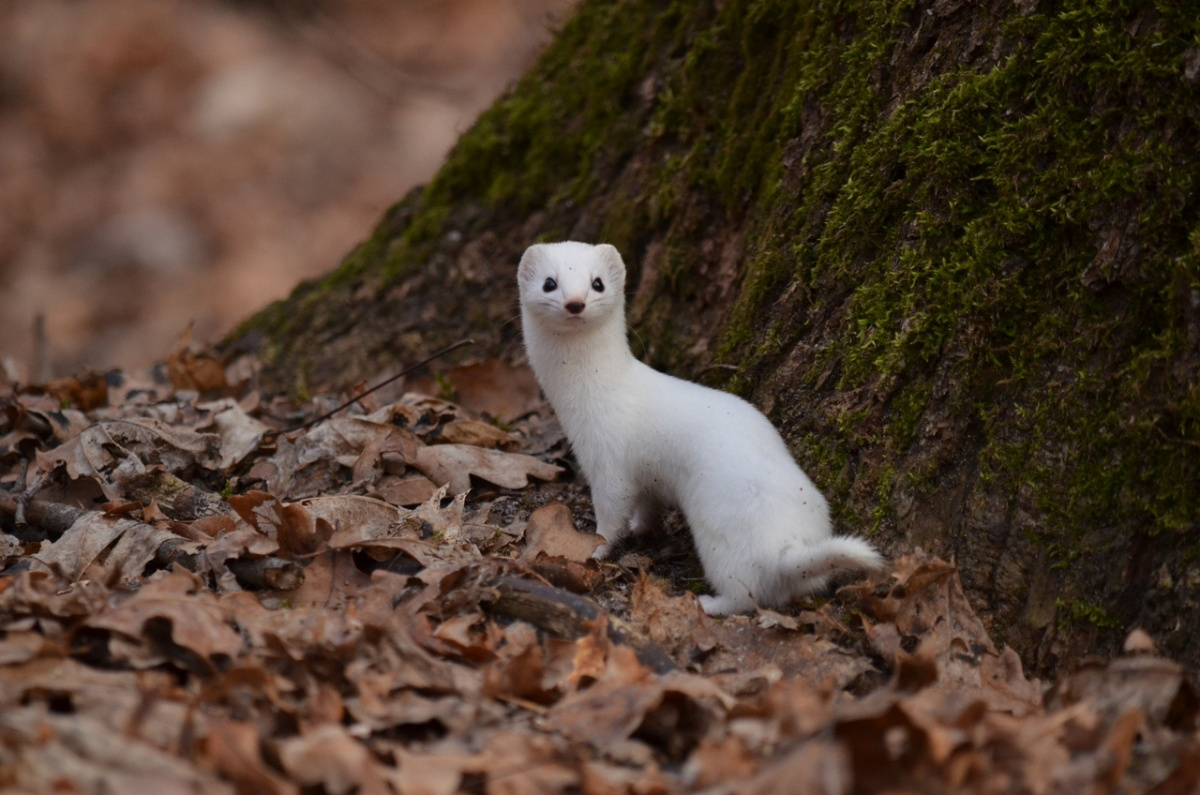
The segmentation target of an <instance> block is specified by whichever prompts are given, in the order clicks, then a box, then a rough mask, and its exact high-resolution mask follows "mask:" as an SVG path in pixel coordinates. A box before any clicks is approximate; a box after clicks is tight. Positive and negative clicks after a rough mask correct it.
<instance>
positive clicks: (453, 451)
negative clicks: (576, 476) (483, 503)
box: [413, 444, 563, 494]
mask: <svg viewBox="0 0 1200 795" xmlns="http://www.w3.org/2000/svg"><path fill="white" fill-rule="evenodd" d="M413 466H415V467H416V468H417V469H419V470H421V471H422V472H424V473H425V475H426V476H428V478H429V479H430V480H432V481H433V482H434V483H438V484H442V485H445V486H448V487H449V490H450V493H451V494H463V493H465V492H466V491H467V490H468V489H470V488H471V476H472V475H474V476H475V477H477V478H480V479H482V480H486V481H487V482H488V483H494V484H495V485H497V486H500V487H501V488H505V489H523V488H525V487H526V486H528V485H529V478H531V477H534V478H537V479H538V480H547V481H549V480H554V479H555V478H557V477H558V476H559V475H560V474H562V471H563V470H562V467H557V466H554V465H553V464H547V463H545V462H544V461H541V460H539V459H537V458H534V457H533V456H528V455H522V454H520V453H502V452H500V451H498V450H484V449H483V448H480V447H471V446H470V445H462V444H437V445H431V446H429V447H422V448H421V449H420V450H418V451H417V460H416V461H414V462H413Z"/></svg>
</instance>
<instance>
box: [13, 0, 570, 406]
mask: <svg viewBox="0 0 1200 795" xmlns="http://www.w3.org/2000/svg"><path fill="white" fill-rule="evenodd" d="M572 3H573V0H343V1H342V2H337V0H258V2H249V1H248V0H241V2H234V0H87V2H80V1H79V0H4V1H3V2H2V3H0V377H6V378H7V379H9V380H19V381H20V382H22V383H29V382H30V381H31V380H45V379H48V378H51V377H61V376H64V375H69V374H72V373H77V372H79V371H81V370H84V369H88V368H91V369H96V370H104V369H108V368H111V367H133V366H138V365H144V364H147V363H149V362H151V361H153V360H155V359H162V358H164V357H165V356H166V353H167V352H168V350H169V349H170V346H171V343H172V341H173V340H174V339H175V338H176V337H178V336H179V334H180V333H181V332H182V331H183V330H184V328H185V327H186V326H187V324H188V322H189V321H191V320H195V322H196V326H195V337H196V338H197V339H199V340H203V341H210V342H211V341H216V340H217V339H219V338H220V336H221V335H223V334H224V333H225V332H227V331H228V330H230V329H231V328H232V326H233V325H234V324H235V323H237V322H238V321H239V320H241V319H243V318H245V317H246V316H248V315H249V314H250V313H252V312H253V311H255V310H256V309H258V308H260V307H262V306H264V305H265V304H266V303H267V302H269V301H271V300H274V299H276V298H281V297H283V296H285V295H287V294H288V293H289V292H290V291H291V289H292V288H293V287H294V286H295V285H296V283H297V282H299V281H300V280H302V279H304V278H308V277H312V276H316V275H319V274H321V273H324V272H326V271H329V270H330V269H332V268H333V267H334V266H335V265H336V264H337V263H338V261H339V260H340V259H341V257H342V256H343V255H344V254H345V253H346V252H347V251H349V249H350V248H351V247H353V245H354V244H355V243H357V242H358V241H359V240H361V239H363V238H364V237H366V235H367V234H368V233H369V231H370V229H371V227H372V226H373V224H374V222H375V221H376V220H377V219H378V218H379V216H380V214H381V213H382V212H383V210H384V209H386V208H387V206H388V205H390V204H391V203H392V202H394V201H396V200H397V199H399V198H400V197H401V196H403V195H404V193H405V192H406V191H408V189H409V188H411V187H412V186H414V185H416V184H419V183H422V182H425V181H427V180H428V179H429V178H430V177H431V176H432V175H433V174H434V172H435V171H436V170H437V168H438V166H439V165H440V163H441V161H442V158H443V157H444V156H445V154H446V152H447V151H448V150H449V148H450V147H451V146H452V145H453V143H454V141H455V139H456V137H457V136H458V134H459V133H460V132H461V131H462V130H464V129H466V127H467V126H469V125H470V123H471V121H472V120H473V119H474V117H475V116H476V115H477V114H478V113H479V112H480V111H481V110H483V109H484V108H485V107H487V106H488V105H489V104H490V103H491V102H492V100H493V99H495V98H496V97H497V96H498V95H499V94H500V93H501V92H503V91H504V89H505V88H506V87H507V86H508V85H510V84H511V83H512V82H513V81H514V80H515V79H516V78H518V77H519V76H520V75H521V73H522V72H523V71H524V70H525V69H526V68H527V67H528V66H529V65H530V64H531V63H532V61H533V60H534V59H535V58H536V57H537V55H538V53H539V52H540V51H541V49H542V48H543V47H544V46H545V45H546V44H547V43H548V41H549V39H550V37H551V35H552V33H553V31H554V30H555V29H556V28H557V26H559V25H560V24H561V23H562V21H563V20H564V19H565V17H566V16H567V15H568V14H569V11H570V6H571V5H572ZM39 317H40V318H42V322H41V323H40V324H39V322H38V320H37V319H38V318H39ZM39 325H40V326H41V331H40V332H38V331H36V330H35V327H36V326H39ZM39 333H40V334H41V335H42V338H43V340H44V342H43V343H42V344H40V345H38V344H36V343H35V337H37V336H38V334H39ZM38 350H40V351H42V355H40V356H39V355H38V354H37V351H38Z"/></svg>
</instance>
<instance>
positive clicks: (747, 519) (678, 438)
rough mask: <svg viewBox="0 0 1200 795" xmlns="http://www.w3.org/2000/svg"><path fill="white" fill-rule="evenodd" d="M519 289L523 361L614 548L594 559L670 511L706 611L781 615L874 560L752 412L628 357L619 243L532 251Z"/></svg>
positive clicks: (728, 397) (533, 248)
mask: <svg viewBox="0 0 1200 795" xmlns="http://www.w3.org/2000/svg"><path fill="white" fill-rule="evenodd" d="M517 283H518V286H519V288H520V293H521V323H522V327H523V331H524V336H525V350H526V351H527V353H528V355H529V363H530V364H531V365H532V367H533V372H534V374H535V375H537V379H538V382H539V383H540V384H541V386H542V390H543V391H544V392H545V393H546V397H548V398H549V399H550V403H551V404H552V405H553V406H554V410H555V412H556V413H557V414H558V419H559V421H560V422H561V423H562V426H563V429H564V430H565V431H566V433H567V438H568V439H569V440H570V442H571V447H572V448H573V449H574V451H575V456H576V458H577V460H578V461H579V464H580V466H581V467H582V468H583V472H584V474H585V475H586V476H587V479H588V482H589V483H590V484H591V487H592V502H593V504H594V505H595V508H596V524H597V530H598V532H599V533H600V535H602V536H603V537H604V539H605V540H606V541H607V542H608V544H606V545H604V546H602V547H600V548H599V549H598V550H597V551H596V555H597V557H602V556H604V555H606V554H607V552H608V550H609V548H610V547H611V544H612V543H613V542H615V541H616V540H617V539H618V538H621V537H622V536H624V535H626V534H627V533H629V532H638V531H640V530H642V529H644V528H645V527H646V526H647V525H648V524H650V523H652V521H653V519H654V516H655V514H656V513H657V512H658V510H659V509H660V508H661V507H662V506H665V505H676V506H678V507H679V508H680V509H682V511H683V514H684V517H685V518H686V519H687V522H688V525H689V526H690V527H691V530H692V535H693V537H694V539H695V542H696V549H697V552H698V553H699V555H700V561H701V562H702V563H703V564H704V573H705V574H706V575H707V577H708V581H709V584H710V585H711V586H712V588H713V590H714V591H715V592H716V594H717V595H716V596H702V597H700V603H701V605H702V606H703V608H704V611H705V612H707V613H709V614H710V615H727V614H730V613H740V612H746V611H749V610H752V609H754V606H755V603H758V604H760V605H763V606H769V607H777V606H781V605H783V604H786V603H787V602H789V601H791V599H792V597H793V596H798V595H801V594H805V593H811V592H812V591H814V590H818V589H820V588H821V587H822V586H823V585H824V584H825V580H826V577H827V576H828V575H829V574H830V573H832V572H833V571H835V570H837V569H843V568H853V569H861V568H873V567H875V566H878V565H879V564H880V563H881V562H882V558H881V557H880V556H879V553H877V552H876V551H875V550H874V549H873V548H872V547H871V545H870V544H868V543H867V542H865V541H863V540H861V539H858V538H852V537H835V536H832V535H830V522H829V507H828V505H827V504H826V502H825V498H824V497H822V496H821V493H820V492H819V491H818V490H817V488H816V487H815V486H814V485H813V484H812V481H810V480H809V479H808V477H807V476H806V475H805V474H804V472H803V471H801V469H800V467H798V466H797V465H796V462H795V461H794V460H793V459H792V456H791V453H790V452H789V451H788V449H787V445H785V444H784V442H783V439H782V438H780V436H779V432H778V431H776V430H775V427H774V426H773V425H771V422H770V421H769V420H768V419H767V418H766V417H765V416H763V415H762V413H761V412H759V411H758V409H756V408H754V407H753V406H752V405H750V404H749V403H747V402H746V401H744V400H742V399H741V398H739V397H736V396H734V395H731V394H728V393H726V392H720V391H718V390H715V389H709V388H708V387H704V386H701V385H699V384H694V383H691V382H690V381H683V380H681V379H678V378H674V377H672V376H669V375H666V374H664V373H660V372H658V371H656V370H653V369H651V368H650V367H648V366H646V365H645V364H643V363H641V362H640V361H638V360H637V359H635V358H634V356H633V354H632V353H631V352H630V350H629V343H628V341H627V340H626V337H625V263H624V262H623V261H622V260H621V255H620V253H618V251H617V250H616V249H615V248H614V247H612V246H610V245H598V246H592V245H588V244H586V243H553V244H544V245H535V246H530V247H529V249H528V250H526V252H525V255H524V256H523V257H522V258H521V264H520V267H519V268H518V271H517Z"/></svg>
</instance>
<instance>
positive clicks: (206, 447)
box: [37, 419, 221, 500]
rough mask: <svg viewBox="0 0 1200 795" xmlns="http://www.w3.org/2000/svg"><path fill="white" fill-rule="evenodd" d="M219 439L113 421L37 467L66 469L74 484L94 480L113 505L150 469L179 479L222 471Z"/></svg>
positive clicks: (41, 458) (154, 423)
mask: <svg viewBox="0 0 1200 795" xmlns="http://www.w3.org/2000/svg"><path fill="white" fill-rule="evenodd" d="M220 444H221V442H220V437H219V436H217V435H216V434H211V433H196V432H195V431H191V430H187V429H185V428H172V427H170V426H168V425H165V424H163V423H162V422H159V421H158V420H151V419H133V420H112V421H107V422H101V423H97V424H96V425H92V426H90V427H88V428H86V429H84V430H83V431H82V432H80V434H79V435H78V436H76V437H74V438H73V439H70V440H69V441H67V442H66V443H64V444H62V445H60V446H59V447H56V448H55V449H53V450H50V451H47V452H44V453H43V452H39V453H38V454H37V463H38V467H39V468H40V469H41V470H42V471H44V472H47V473H49V472H51V471H53V470H54V469H56V468H58V467H59V466H62V467H64V468H65V470H66V472H67V475H68V476H70V477H71V478H72V479H78V478H90V479H92V480H94V481H95V482H96V483H97V484H98V485H99V486H100V488H101V490H103V492H104V496H105V497H107V498H108V499H110V500H118V499H121V498H122V497H123V496H124V491H123V483H124V481H125V480H126V479H130V478H133V477H135V476H138V475H141V474H143V473H145V472H146V471H147V469H148V468H149V467H151V466H162V467H163V468H164V469H166V471H168V472H171V473H173V474H180V473H182V472H185V471H186V470H188V469H189V468H191V467H197V466H198V467H201V468H203V469H209V470H218V469H220V467H221V453H220Z"/></svg>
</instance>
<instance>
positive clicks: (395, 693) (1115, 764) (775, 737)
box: [0, 336, 1200, 795]
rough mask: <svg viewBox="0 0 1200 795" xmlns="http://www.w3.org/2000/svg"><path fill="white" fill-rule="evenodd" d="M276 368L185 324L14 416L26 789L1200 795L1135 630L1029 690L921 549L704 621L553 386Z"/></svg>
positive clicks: (10, 654)
mask: <svg viewBox="0 0 1200 795" xmlns="http://www.w3.org/2000/svg"><path fill="white" fill-rule="evenodd" d="M254 372H255V362H254V361H253V360H252V359H249V358H243V359H240V360H238V361H236V362H232V363H228V364H225V363H221V362H219V361H217V359H216V358H215V356H214V355H213V354H212V353H211V352H209V351H207V350H204V349H203V348H202V347H201V346H198V345H196V344H194V343H192V342H191V341H190V339H189V338H188V337H187V336H185V337H184V338H182V339H180V340H179V342H178V343H177V344H176V346H175V349H174V351H173V352H172V354H171V358H170V361H169V363H168V364H167V365H164V366H161V367H158V368H156V369H154V370H150V371H147V372H133V371H129V372H124V373H121V372H114V373H110V374H109V375H108V376H106V377H95V378H90V379H84V380H82V381H81V380H76V379H67V380H63V381H58V382H55V383H52V384H48V385H44V386H41V387H31V388H25V389H22V390H20V391H18V392H8V393H6V394H0V529H3V531H4V533H3V534H0V566H2V567H3V571H2V572H0V787H3V788H4V789H5V790H6V791H14V792H20V791H23V792H46V791H52V790H53V791H62V792H87V793H102V792H143V791H154V792H161V793H175V792H180V793H182V792H213V793H217V792H221V793H224V792H229V793H233V792H241V793H246V792H256V793H257V792H264V793H267V792H271V793H274V792H278V793H299V792H324V793H331V795H343V794H344V793H351V792H358V793H406V794H407V793H430V794H433V793H453V792H487V793H511V794H512V795H519V794H522V793H548V792H564V793H673V792H697V791H705V792H713V793H723V792H738V793H742V792H746V793H758V792H761V793H777V792H802V793H807V792H812V793H851V792H854V793H876V792H891V793H898V792H964V793H965V792H971V793H989V792H996V793H1000V792H1003V793H1013V792H1028V793H1044V792H1073V793H1087V792H1097V793H1101V792H1102V793H1124V792H1154V793H1186V792H1193V791H1195V789H1196V787H1197V786H1200V732H1198V726H1200V694H1198V692H1197V688H1196V682H1195V680H1194V679H1193V678H1192V675H1191V674H1188V673H1187V672H1185V671H1183V670H1182V669H1181V667H1180V666H1179V665H1177V664H1175V663H1173V662H1171V661H1170V660H1166V659H1162V658H1160V657H1157V656H1156V655H1155V653H1154V648H1153V641H1152V639H1151V638H1150V637H1149V636H1148V635H1146V634H1145V633H1143V632H1140V631H1135V632H1133V633H1132V634H1131V635H1130V636H1129V638H1128V640H1127V642H1126V649H1125V652H1126V653H1125V655H1124V656H1121V657H1119V658H1117V659H1113V660H1109V661H1097V662H1095V663H1093V664H1090V665H1086V666H1084V667H1082V668H1081V669H1079V670H1077V671H1076V672H1074V673H1072V674H1070V675H1069V676H1066V677H1064V678H1062V679H1061V681H1058V682H1053V683H1048V684H1043V683H1041V682H1039V681H1037V680H1030V679H1028V678H1027V677H1026V676H1025V675H1024V673H1023V670H1022V664H1021V660H1020V657H1019V656H1018V654H1017V652H1016V651H1014V650H1012V649H998V648H996V647H995V646H994V645H993V643H992V641H991V640H990V639H989V637H988V635H987V633H986V631H985V630H984V627H983V625H982V624H981V622H980V621H979V620H978V618H977V617H976V616H975V614H974V613H973V612H972V610H971V608H970V606H969V605H968V602H967V600H966V598H965V597H964V595H963V591H962V587H961V585H960V582H959V579H958V575H957V573H956V570H955V567H954V566H953V565H952V564H951V563H948V562H946V561H942V560H938V559H936V558H933V557H931V556H928V555H926V554H924V553H922V552H920V551H919V550H917V551H913V553H912V554H910V555H908V556H905V557H903V558H900V559H898V560H895V561H893V562H892V563H891V564H890V565H889V566H888V567H887V569H886V570H883V571H880V572H878V573H877V574H875V575H873V576H871V577H868V578H865V579H858V580H849V581H846V582H845V583H844V584H843V585H842V587H840V588H839V589H837V590H836V591H835V592H833V593H831V594H828V595H825V596H822V597H821V598H815V599H812V600H810V601H808V602H805V603H801V604H798V605H795V606H794V608H793V609H789V610H786V611H769V610H761V611H759V612H758V613H756V614H755V615H751V616H739V617H731V618H726V619H723V620H713V619H710V618H709V617H707V616H705V615H704V614H703V612H702V611H701V610H700V608H699V606H698V603H697V600H696V598H695V596H694V595H693V593H691V591H693V590H702V588H703V579H702V576H701V574H700V572H699V569H698V567H697V564H696V561H695V556H694V554H693V553H692V552H691V551H690V549H689V544H688V541H687V536H686V534H685V533H683V532H682V531H681V530H680V529H679V528H678V527H672V526H669V527H668V528H666V529H664V531H663V532H662V533H661V534H659V535H660V536H661V537H658V538H652V539H645V540H641V541H639V542H637V543H635V544H634V545H632V546H628V545H627V546H626V548H625V549H624V551H618V554H617V555H616V556H615V559H612V560H608V561H596V560H594V559H592V558H591V553H592V550H593V549H594V548H595V546H596V544H597V537H596V536H595V535H593V534H591V533H589V532H586V530H587V529H588V528H589V527H590V526H591V518H590V505H589V502H588V500H587V493H586V489H585V488H584V487H582V486H581V485H580V484H579V483H578V482H576V481H575V480H574V479H573V478H572V477H571V469H570V467H571V461H570V458H569V455H568V453H567V448H566V444H565V441H564V439H563V436H562V433H561V430H560V429H559V427H558V425H557V423H556V422H555V421H554V419H553V416H552V414H550V412H549V411H548V409H547V407H546V406H544V405H543V404H541V403H540V402H539V398H538V391H537V387H536V383H535V382H534V381H533V380H532V375H531V374H530V373H529V372H528V371H526V370H522V369H516V368H513V367H511V366H509V365H506V364H504V363H501V362H498V361H482V362H478V363H476V364H474V365H469V366H464V367H458V368H453V369H450V370H448V371H445V372H443V373H440V374H439V376H438V377H437V378H436V379H431V378H424V379H420V380H410V381H409V382H408V383H407V384H404V385H403V387H400V386H395V385H393V386H392V387H390V388H387V389H384V390H380V391H379V392H377V393H375V394H373V395H370V396H368V397H365V398H363V399H361V400H359V401H358V402H356V403H355V404H354V405H352V406H351V407H350V408H348V409H346V410H343V411H341V412H339V413H336V414H334V415H333V416H331V417H326V418H323V419H319V418H318V415H319V414H321V413H322V412H326V411H328V410H330V409H332V408H334V406H335V405H336V403H337V401H336V400H335V399H334V398H332V397H319V398H317V399H315V400H314V401H312V402H310V403H308V404H305V405H296V404H292V403H289V402H287V401H284V400H281V399H268V398H266V397H264V396H263V395H261V394H260V393H259V392H258V391H257V390H256V389H255V386H254V384H255V379H254ZM429 393H435V394H436V396H434V395H431V394H429ZM673 524H674V525H677V524H678V522H675V523H673Z"/></svg>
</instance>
